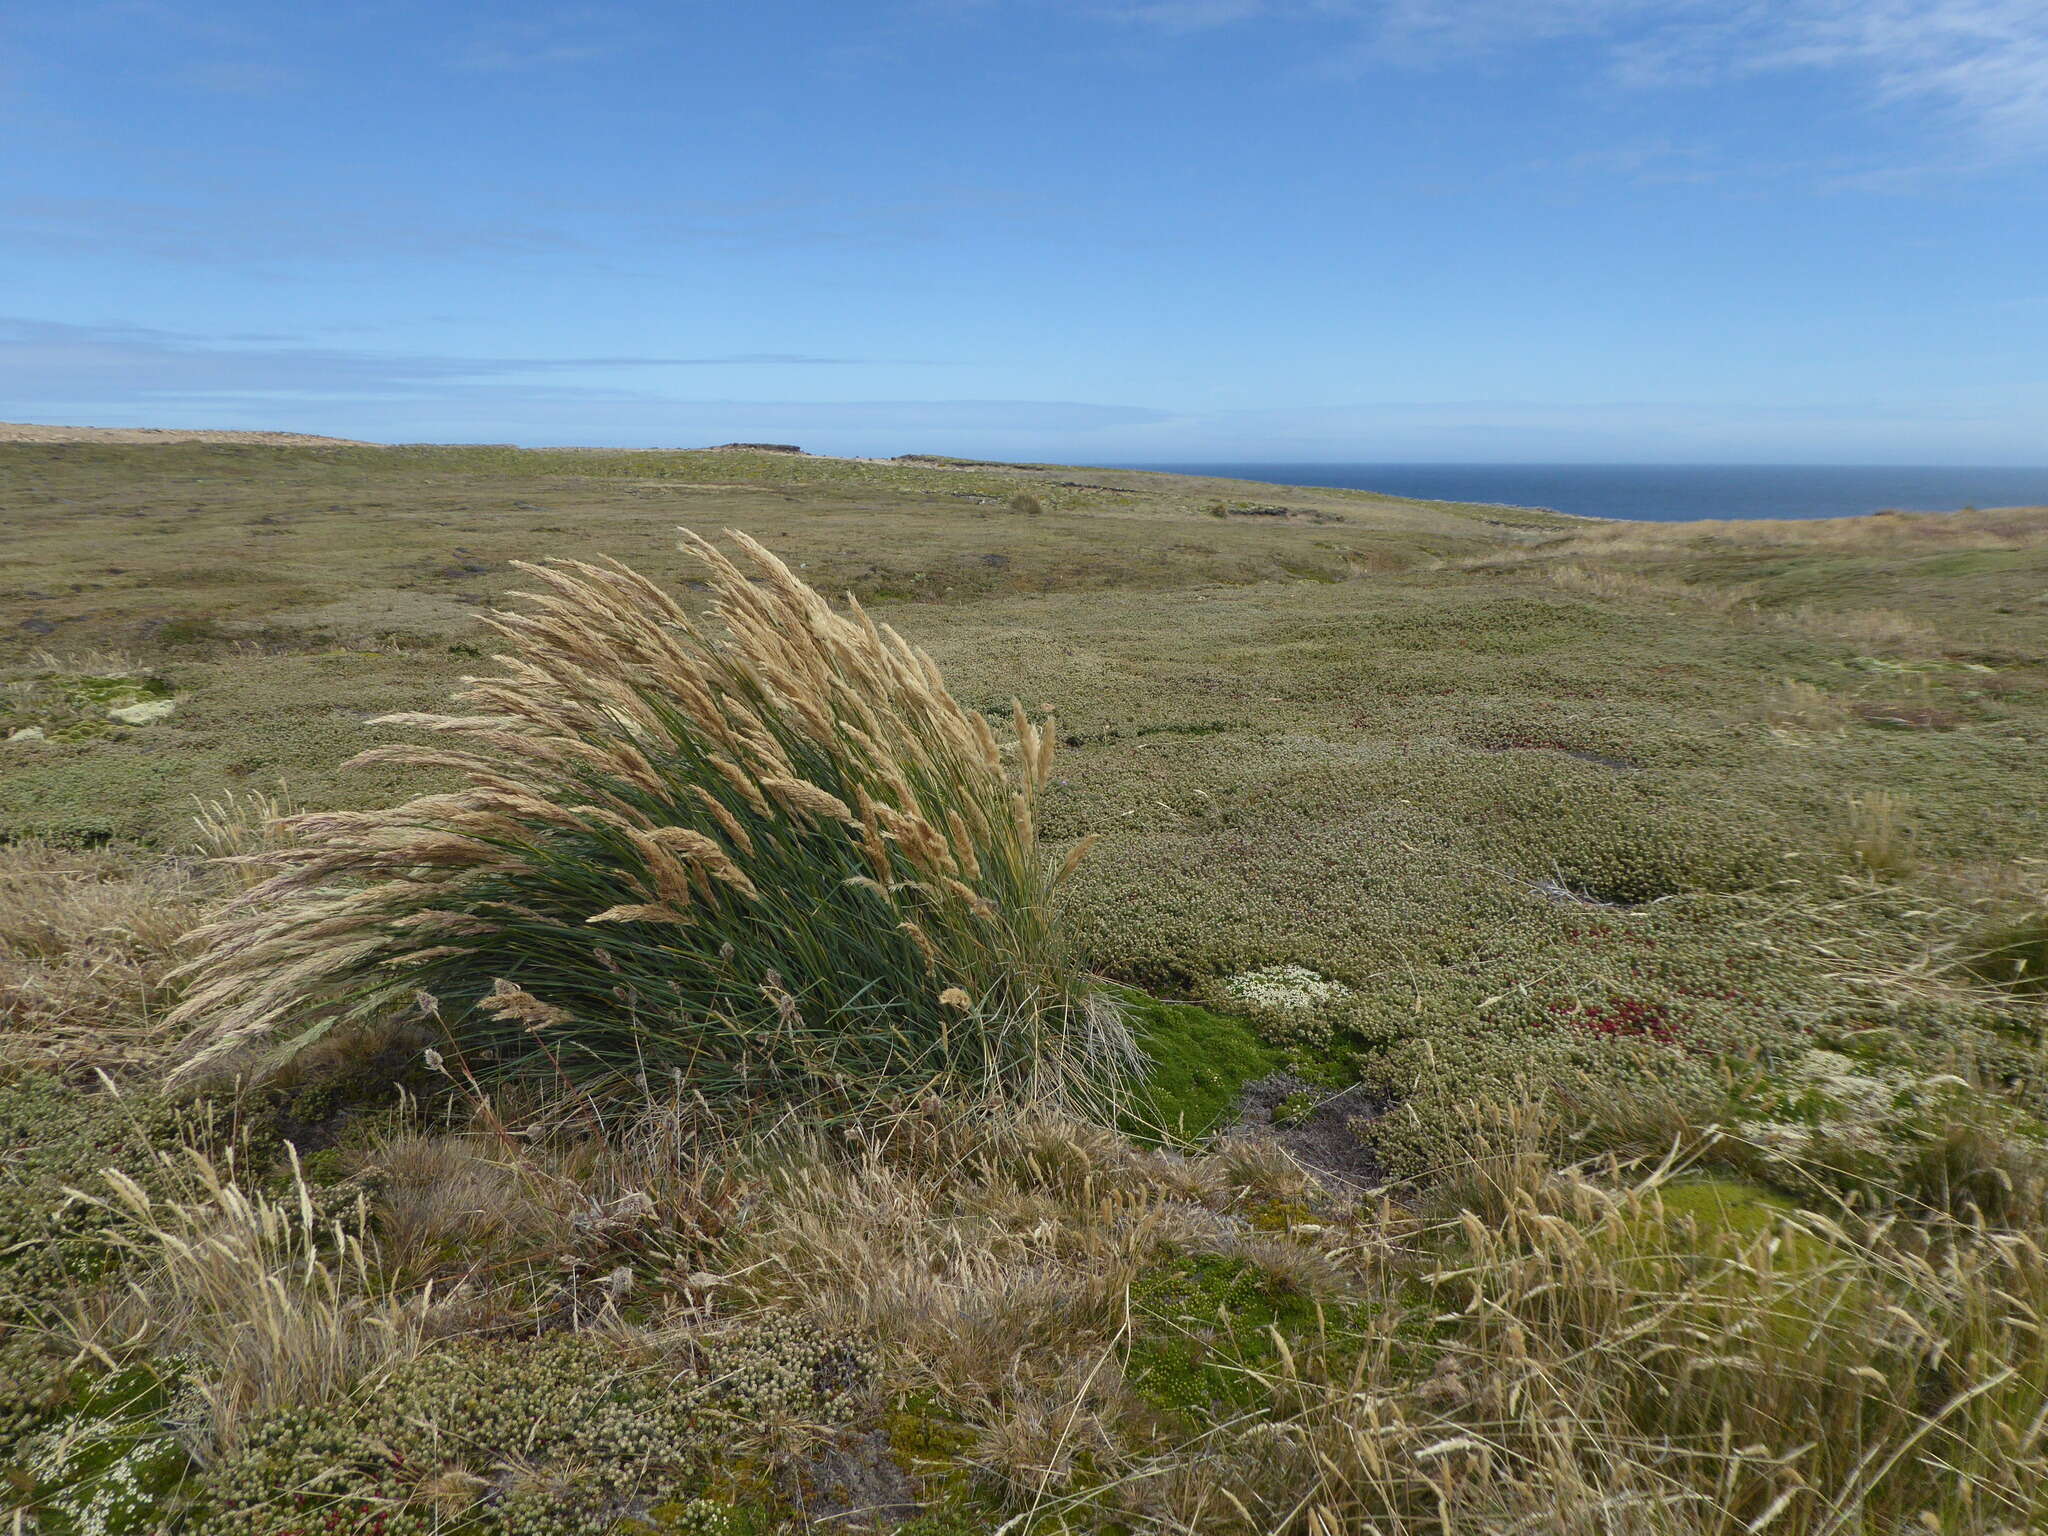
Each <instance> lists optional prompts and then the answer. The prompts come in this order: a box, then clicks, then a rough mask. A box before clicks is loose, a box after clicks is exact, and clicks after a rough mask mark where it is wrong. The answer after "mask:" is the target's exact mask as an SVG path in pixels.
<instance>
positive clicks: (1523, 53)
mask: <svg viewBox="0 0 2048 1536" xmlns="http://www.w3.org/2000/svg"><path fill="white" fill-rule="evenodd" d="M0 142H4V145H5V148H4V149H0V419H6V420H17V421H20V420H27V421H49V422H84V423H91V424H97V425H117V426H118V425H156V426H160V425H213V426H247V427H277V428H289V429H295V430H301V431H314V432H327V433H334V434H337V435H342V436H360V437H368V438H373V439H378V440H385V441H488V442H521V443H529V444H538V443H591V444H600V443H602V444H621V445H641V444H645V445H658V446H692V445H697V444H701V443H707V442H717V441H723V440H726V439H729V438H735V437H740V438H754V439H761V438H766V439H775V440H787V441H791V442H796V443H800V444H802V445H803V446H805V447H809V448H812V449H814V450H817V451H823V452H839V453H846V452H852V453H878V454H894V453H902V452H913V451H932V452H950V453H962V454H973V455H1000V456H1005V457H1031V458H1038V459H1051V460H1060V461H1067V462H1144V461H1171V460H1176V459H1180V460H1186V459H1211V460H1230V459H1298V460H1366V461H1371V460H1506V461H1525V460H1558V461H1573V460H1600V461H1634V462H1832V463H1957V464H1967V463H1989V464H1995V463H2010V464H2037V463H2041V462H2044V461H2048V366H2044V362H2048V346H2044V342H2048V260H2044V259H2043V258H2044V252H2048V217H2044V213H2048V206H2044V193H2048V0H1696V3H1695V0H1128V3H1119V0H904V3H893V0H873V3H870V0H836V3H824V0H749V3H746V4H742V5H734V4H731V3H720V4H715V5H714V4H708V3H697V0H671V3H666V4H656V3H644V4H643V3H593V4H587V5H586V4H569V5H562V4H549V3H527V0H501V3H493V4H489V5H484V4H453V3H446V0H407V3H404V4H400V3H396V0H379V3H357V0H326V3H323V4H320V5H305V6H281V5H277V4H275V3H261V4H259V3H253V0H247V3H217V4H204V3H199V0H116V3H100V0H72V3H66V4H61V5H60V4H56V3H51V0H15V3H14V4H13V5H11V6H9V7H8V8H6V10H5V11H4V12H0Z"/></svg>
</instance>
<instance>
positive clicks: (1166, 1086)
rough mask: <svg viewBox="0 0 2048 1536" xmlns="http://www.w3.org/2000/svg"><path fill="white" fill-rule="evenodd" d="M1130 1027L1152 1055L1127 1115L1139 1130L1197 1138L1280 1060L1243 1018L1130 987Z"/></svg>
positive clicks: (1145, 1134) (1132, 1126) (1130, 1126)
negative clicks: (1164, 999)
mask: <svg viewBox="0 0 2048 1536" xmlns="http://www.w3.org/2000/svg"><path fill="white" fill-rule="evenodd" d="M1129 999H1130V1000H1129V1009H1130V1012H1129V1015H1128V1017H1129V1020H1130V1025H1131V1032H1132V1034H1133V1035H1134V1036H1135V1037H1136V1038H1137V1041H1138V1044H1139V1047H1140V1048H1141V1049H1142V1050H1143V1051H1144V1053H1145V1055H1146V1058H1147V1059H1148V1060H1149V1061H1150V1062H1151V1072H1150V1075H1149V1076H1148V1077H1147V1078H1146V1080H1145V1083H1144V1085H1143V1086H1142V1087H1141V1088H1140V1089H1139V1091H1138V1095H1137V1100H1136V1102H1135V1103H1134V1104H1133V1105H1132V1106H1131V1108H1130V1110H1129V1111H1128V1113H1127V1115H1126V1117H1125V1119H1126V1126H1127V1128H1128V1129H1129V1130H1131V1131H1132V1132H1133V1134H1135V1135H1138V1136H1140V1137H1143V1138H1151V1137H1157V1136H1165V1137H1167V1138H1169V1139H1172V1140H1178V1141H1192V1140H1195V1139H1197V1138H1199V1137H1201V1136H1203V1135H1206V1134H1207V1133H1208V1132H1209V1131H1211V1130H1213V1129H1214V1128H1215V1127H1216V1125H1217V1124H1218V1122H1219V1121H1221V1120H1223V1119H1224V1117H1225V1116H1227V1115H1228V1114H1229V1113H1230V1110H1231V1107H1232V1106H1233V1105H1234V1104H1236V1102H1237V1097H1238V1095H1239V1094H1240V1093H1241V1092H1242V1091H1243V1090H1244V1085H1245V1084H1246V1083H1248V1082H1251V1081H1253V1080H1254V1079H1256V1078H1260V1077H1264V1076H1265V1075H1266V1074H1267V1073H1269V1072H1271V1071H1273V1070H1274V1068H1275V1067H1277V1066H1278V1065H1279V1057H1278V1055H1277V1054H1276V1053H1275V1052H1274V1051H1273V1050H1272V1049H1271V1048H1270V1047H1268V1046H1267V1045H1265V1044H1264V1043H1263V1042H1262V1041H1260V1039H1259V1038H1258V1036H1256V1035H1255V1034H1253V1033H1252V1031H1251V1030H1250V1029H1249V1028H1248V1027H1247V1026H1246V1025H1245V1024H1244V1023H1243V1022H1242V1021H1241V1020H1238V1019H1234V1018H1231V1017H1229V1016H1228V1015H1226V1014H1220V1013H1211V1012H1210V1011H1209V1010H1208V1009H1206V1008H1198V1007H1195V1006H1194V1005H1193V1004H1191V1003H1165V1002H1160V1001H1158V1000H1157V999H1155V998H1149V997H1144V996H1142V995H1141V994H1136V993H1133V994H1130V995H1129Z"/></svg>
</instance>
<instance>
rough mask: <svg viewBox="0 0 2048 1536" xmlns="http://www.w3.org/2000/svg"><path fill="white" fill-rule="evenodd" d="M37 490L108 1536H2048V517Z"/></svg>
mask: <svg viewBox="0 0 2048 1536" xmlns="http://www.w3.org/2000/svg"><path fill="white" fill-rule="evenodd" d="M0 519H4V520H5V522H6V525H7V531H8V533H9V535H10V538H9V539H8V541H7V543H6V553H5V554H4V555H0V588H4V589H5V592H6V598H7V602H8V605H9V608H8V611H9V614H10V625H9V627H7V628H5V629H4V630H0V738H4V739H0V859H4V862H0V1149H4V1156H0V1478H4V1482H0V1489H4V1490H5V1491H4V1494H0V1497H4V1498H5V1499H7V1500H11V1501H12V1503H13V1505H14V1506H15V1507H16V1508H17V1509H18V1510H19V1515H18V1523H19V1524H20V1526H21V1528H22V1529H23V1530H24V1531H27V1530H42V1531H48V1532H57V1533H63V1536H72V1533H78V1536H86V1533H88V1532H90V1533H111V1532H127V1531H135V1532H143V1531H184V1532H206V1533H214V1536H228V1533H259V1532H263V1533H270V1536H329V1533H333V1536H343V1533H346V1536H357V1533H360V1536H396V1533H399V1532H405V1531H418V1532H439V1533H446V1536H470V1533H475V1536H490V1533H513V1532H519V1533H532V1536H545V1533H554V1532H563V1533H566V1532H571V1531H602V1532H606V1533H616V1536H648V1533H654V1536H782V1533H785V1532H789V1533H793V1532H798V1531H802V1530H806V1529H814V1530H824V1529H838V1530H846V1529H871V1530H881V1531H895V1532H898V1533H899V1536H970V1533H993V1532H996V1531H999V1530H1008V1531H1012V1532H1024V1531H1030V1532H1033V1533H1045V1536H1050V1533H1053V1532H1071V1533H1084V1532H1085V1533H1100V1536H1109V1533H1112V1532H1114V1533H1136V1532H1156V1533H1161V1536H1197V1533H1199V1536H1212V1533H1223V1536H1268V1533H1287V1536H1297V1533H1298V1536H1334V1533H1336V1532H1340V1531H1341V1532H1348V1531H1367V1530H1377V1531H1380V1532H1382V1533H1385V1536H1410V1533H1413V1536H1450V1533H1452V1532H1456V1533H1459V1536H1465V1533H1482V1536H1484V1533H1492V1536H1507V1533H1509V1532H1526V1531H1530V1530H1546V1531H1547V1530H1559V1531H1585V1532H1596V1531H1597V1532H1607V1531H1619V1530H1627V1531H1631V1532H1634V1531H1641V1532H1644V1533H1655V1536H1667V1533H1668V1536H1738V1533H1745V1536H1746V1533H1753V1532H1770V1533H1772V1536H1892V1533H1896V1532H1901V1531H1908V1530H1911V1531H1929V1532H1949V1533H1956V1536H1962V1533H1969V1536H1992V1533H2004V1532H2018V1531H2023V1530H2028V1529H2036V1528H2040V1527H2041V1526H2042V1525H2044V1524H2048V1505H2044V1504H2043V1498H2044V1493H2043V1490H2044V1489H2048V1354H2044V1349H2048V1345H2044V1342H2043V1341H2044V1339H2048V1074H2044V1070H2043V1067H2044V1063H2043V1056H2042V1049H2043V1035H2042V1030H2043V1025H2044V1022H2048V1020H2044V1015H2043V1013H2042V1008H2043V998H2044V990H2043V986H2044V983H2043V980H2042V978H2043V977H2044V976H2048V939H2044V933H2048V927H2044V923H2048V919H2044V915H2043V914H2044V913H2048V884H2044V881H2043V877H2042V870H2043V868H2044V867H2048V866H2044V865H2043V863H2042V862H2041V861H2042V860H2043V858H2044V857H2048V854H2044V846H2048V838H2044V832H2048V812H2044V809H2043V801H2042V797H2041V795H2040V792H2039V789H2040V780H2039V768H2038V758H2039V755H2040V749H2041V745H2042V743H2043V741H2044V740H2048V652H2044V649H2043V645H2042V635H2043V629H2042V619H2043V617H2044V615H2048V512H2043V511H2041V510H2033V511H2026V510H2021V511H1990V512H1969V513H1961V514H1956V515H1953V516H1933V515H1925V516H1887V517H1879V518H1873V519H1855V520H1840V521H1833V522H1821V523H1801V524H1730V525H1647V524H1616V525H1595V524H1588V523H1583V522H1579V521H1576V520H1572V519H1565V518H1561V517H1558V516H1556V515H1553V514H1545V513H1535V512H1527V511H1520V510H1516V509H1511V508H1489V507H1474V506H1450V505H1442V504H1426V503H1416V502H1406V501H1400V500H1397V499H1394V498H1388V497H1378V496H1371V495H1367V494H1364V493H1357V492H1346V491H1327V490H1315V489H1305V488H1300V487H1278V486H1249V485H1238V484H1232V483H1229V482H1221V481H1213V480H1201V479H1196V478H1190V477H1179V476H1162V475H1145V474H1136V473H1130V472H1121V471H1112V470H1096V469H1077V468H1068V467H1060V466H1021V465H1002V464H980V463H972V462H967V461H955V460H942V459H929V458H920V459H914V460H906V461H900V462H891V463H867V462H858V461H843V460H819V459H810V458H808V457H805V456H802V455H792V454H780V453H760V452H746V451H718V452H704V453H647V454H638V453H598V452H586V453H579V452H568V451H562V452H521V451H518V450H513V449H505V448H489V447H483V448H406V449H397V450H388V449H372V448H355V447H338V446H305V447H297V448H255V447H240V446H206V445H162V446H150V447H134V448H129V447H107V446H97V445H84V444H77V445H47V446H41V445H16V446H10V447H8V448H6V449H4V450H0ZM678 524H684V525H688V526H692V527H700V528H718V527H741V528H745V529H746V530H747V531H748V532H749V533H750V534H752V535H754V536H755V537H757V538H759V539H760V540H762V541H763V544H764V546H765V548H766V549H768V550H772V551H773V555H774V558H772V559H771V558H770V557H768V556H767V555H765V554H756V555H754V556H752V557H751V559H752V563H750V564H747V565H746V566H745V567H744V568H742V567H739V566H731V565H723V564H721V563H720V560H719V558H718V557H712V556H710V555H709V552H708V551H707V550H705V549H703V548H693V549H692V550H691V551H690V552H679V551H678V549H677V537H676V532H675V529H676V526H677V525H678ZM721 547H723V548H725V549H727V550H730V549H732V548H733V546H732V544H731V543H730V542H725V543H723V544H722V545H721ZM597 554H604V555H610V556H615V557H617V558H618V559H620V560H622V561H625V562H627V564H629V565H630V566H631V567H632V568H634V569H636V570H638V571H641V572H643V573H644V574H645V575H646V576H647V577H648V578H649V580H648V582H647V583H645V584H642V583H640V582H638V581H637V580H636V579H635V578H632V577H630V576H626V575H623V574H621V573H619V572H618V571H617V570H615V569H613V568H611V567H602V568H599V567H564V566H552V567H547V566H544V565H543V568H541V569H531V568H527V569H522V568H520V567H518V566H516V565H515V564H514V562H522V561H523V562H529V563H544V562H547V561H549V560H556V559H560V558H561V557H564V556H574V557H577V558H584V557H593V556H595V555H597ZM778 560H779V562H781V563H779V564H778V563H777V561H778ZM536 588H540V589H544V590H546V591H547V592H549V593H550V594H551V599H550V600H551V602H552V603H553V606H548V604H546V603H543V604H541V605H538V606H536V605H534V604H532V603H527V604H524V605H522V604H520V603H518V602H516V601H510V600H509V594H511V593H512V592H514V591H517V590H519V589H529V590H531V589H536ZM807 588H808V589H815V591H816V592H820V593H824V594H829V595H831V596H832V598H833V603H832V605H830V606H828V605H827V604H825V603H824V602H822V601H819V600H817V599H814V598H813V597H811V596H810V595H809V592H808V591H807V590H806V589H807ZM844 592H851V593H853V594H854V595H855V596H856V597H857V598H858V599H859V601H860V602H861V603H862V604H863V605H865V606H866V607H867V608H869V609H870V610H871V611H872V613H873V615H874V616H875V617H876V618H877V619H880V620H883V621H886V623H887V624H888V625H889V626H890V627H891V628H892V629H893V630H896V631H900V632H901V634H902V635H903V637H904V642H905V643H904V645H902V646H898V645H897V644H896V642H894V641H893V640H891V639H889V638H888V637H886V636H885V635H883V634H882V633H881V632H880V631H870V630H868V629H867V628H866V627H865V626H864V625H863V624H862V623H861V622H860V621H859V620H858V619H857V618H856V617H854V615H853V611H852V609H851V608H849V607H848V606H846V605H845V604H843V603H839V602H838V594H840V593H844ZM501 605H502V606H503V608H504V610H505V611H506V612H509V613H513V614H521V615H524V617H521V618H514V619H509V620H507V619H501V620H500V621H499V624H498V627H497V628H496V629H495V630H492V629H489V628H486V627H485V626H484V625H483V624H481V623H479V622H478V621H479V619H480V617H481V616H482V615H483V614H485V613H486V612H489V611H491V610H492V609H494V608H499V607H500V606H501ZM15 615H18V617H14V616H15ZM911 647H914V648H915V650H916V652H921V653H923V654H924V655H925V656H928V657H929V659H930V666H929V667H927V665H926V663H925V661H923V660H921V659H918V657H917V656H916V655H915V654H914V653H913V651H912V650H911V649H910V648H911ZM940 675H942V676H943V679H944V681H943V685H941V684H940V682H939V681H938V678H939V676H940ZM465 680H467V681H465ZM463 690H467V691H468V692H469V693H470V695H471V697H470V700H469V702H468V703H467V704H466V705H464V706H463V707H464V708H465V709H466V710H467V711H469V713H467V714H466V715H464V716H460V717H454V718H451V717H447V716H441V715H438V714H437V711H440V710H442V709H444V708H445V707H446V701H447V699H448V698H449V697H450V696H451V695H452V694H455V693H457V692H459V691H463ZM1018 706H1021V708H1019V707H1018ZM389 716H399V717H401V719H400V721H399V722H398V723H391V722H388V721H386V720H385V719H384V717H389ZM1049 718H1056V721H1057V724H1056V725H1051V726H1043V727H1042V724H1041V723H1042V722H1045V721H1047V720H1048V719H1049ZM714 758H721V759H724V760H725V762H726V763H728V764H730V766H731V769H732V770H733V771H732V772H730V773H728V772H727V771H726V769H725V768H722V767H720V766H719V764H718V763H717V762H715V761H714V760H713V759H714ZM352 760H354V765H353V766H347V765H349V764H350V763H351V761H352ZM785 765H786V767H787V768H788V770H789V771H787V772H783V771H782V767H783V766H785ZM771 781H772V782H771ZM750 791H751V793H750ZM885 813H886V814H885ZM1091 837H1093V838H1094V839H1096V840H1095V841H1094V842H1092V843H1089V842H1087V841H1086V840H1087V839H1089V838H1091ZM1062 870H1064V871H1065V878H1064V879H1056V878H1055V877H1056V876H1057V875H1058V874H1060V872H1061V871H1062ZM266 882H268V883H267V884H266ZM750 892H751V894H749V893H750ZM593 918H596V919H600V920H599V921H595V922H593V921H591V919H593ZM195 961H197V962H198V963H197V964H196V965H195V964H194V962H195ZM963 1004H964V1006H963ZM195 1061H198V1062H199V1064H200V1066H201V1067H203V1068H205V1069H206V1070H196V1071H189V1072H188V1073H187V1074H186V1077H185V1080H184V1081H183V1082H181V1083H180V1084H179V1085H178V1086H176V1087H174V1088H173V1089H171V1090H170V1091H168V1092H167V1091H166V1087H165V1083H166V1079H167V1078H169V1077H171V1076H172V1075H173V1073H174V1072H175V1070H176V1069H177V1068H178V1067H179V1066H180V1064H190V1063H193V1062H195ZM259 1079H260V1081H259ZM1049 1088H1050V1089H1055V1090H1057V1091H1048V1089H1049ZM1241 1106H1250V1108H1251V1110H1252V1112H1249V1113H1247V1114H1245V1115H1244V1116H1243V1117H1242V1118H1240V1115H1239V1110H1240V1107H1241Z"/></svg>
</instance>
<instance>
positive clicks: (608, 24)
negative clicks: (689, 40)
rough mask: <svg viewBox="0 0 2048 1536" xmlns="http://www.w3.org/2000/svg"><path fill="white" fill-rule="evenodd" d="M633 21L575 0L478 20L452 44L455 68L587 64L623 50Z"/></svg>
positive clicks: (510, 69)
mask: <svg viewBox="0 0 2048 1536" xmlns="http://www.w3.org/2000/svg"><path fill="white" fill-rule="evenodd" d="M633 31H634V29H633V27H632V26H631V25H630V24H629V23H628V22H627V21H626V20H625V18H623V17H622V16H620V14H619V13H618V12H616V11H614V10H612V9H610V8H608V7H601V6H590V5H576V6H565V7H563V8H561V9H559V10H552V11H543V12H541V13H539V14H535V15H526V16H517V15H499V16H495V17H493V18H492V19H491V20H490V21H487V22H482V23H479V24H478V25H477V26H476V27H474V28H473V29H472V30H471V32H470V33H469V35H468V36H467V37H466V38H464V39H463V40H462V41H461V42H460V43H459V44H458V45H457V46H456V48H455V51H454V54H453V57H452V60H451V62H452V63H453V64H454V65H455V67H456V68H458V69H466V70H476V71H480V72H484V73H490V74H520V73H526V72H529V71H533V70H542V69H552V68H557V67H560V66H564V65H571V64H588V63H592V62H594V61H596V60H598V59H607V58H611V57H613V56H614V55H616V54H619V53H621V52H623V51H624V50H625V49H626V48H627V47H628V46H629V45H630V44H631V42H632V37H633Z"/></svg>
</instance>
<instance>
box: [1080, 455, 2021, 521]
mask: <svg viewBox="0 0 2048 1536" xmlns="http://www.w3.org/2000/svg"><path fill="white" fill-rule="evenodd" d="M1116 467H1117V468H1121V469H1163V470H1170V471H1172V472H1173V473H1175V474H1183V475H1220V476H1225V477H1227V478H1229V479H1233V480H1264V481H1269V482H1271V483H1274V484H1278V485H1341V486H1347V487H1350V488H1353V489H1356V490H1362V491H1384V492H1386V493H1387V494H1388V495H1392V496H1418V497H1422V498H1424V499H1426V500H1430V501H1486V502H1497V503H1501V504H1503V505H1507V506H1515V507H1548V508H1549V509H1550V510H1552V511H1554V512H1576V513H1579V514H1580V515H1582V516H1586V517H1627V518H1638V519H1642V520H1645V521H1649V522H1658V523H1683V522H1693V521H1697V520H1699V519H1702V518H1747V517H1850V516H1856V515H1858V514H1861V513H1866V512H1882V511H1887V510H1891V511H1900V512H1951V511H1954V510H1956V509H1957V508H1959V507H2019V506H2035V507H2038V506H2048V468H2044V469H1943V468H1938V467H1934V466H1926V467H1921V466H1914V465H1901V466H1881V467H1876V468H1871V467H1863V466H1856V465H1837V464H1124V465H1118V466H1116Z"/></svg>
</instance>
